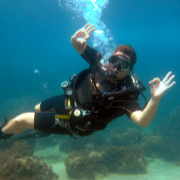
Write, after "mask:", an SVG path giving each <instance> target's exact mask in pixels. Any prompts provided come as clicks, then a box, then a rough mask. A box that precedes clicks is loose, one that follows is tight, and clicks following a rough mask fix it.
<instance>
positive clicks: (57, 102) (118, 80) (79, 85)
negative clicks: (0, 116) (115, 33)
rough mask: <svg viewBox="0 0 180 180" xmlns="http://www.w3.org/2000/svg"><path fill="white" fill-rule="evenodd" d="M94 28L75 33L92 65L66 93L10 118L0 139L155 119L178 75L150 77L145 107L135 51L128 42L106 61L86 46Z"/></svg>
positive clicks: (143, 124) (80, 50) (74, 133)
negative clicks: (125, 118) (122, 119)
mask: <svg viewBox="0 0 180 180" xmlns="http://www.w3.org/2000/svg"><path fill="white" fill-rule="evenodd" d="M94 30H95V28H94V25H90V24H89V23H88V24H86V25H85V26H84V27H83V28H82V29H80V30H78V31H77V32H76V33H75V34H74V35H73V36H72V37H71V44H72V46H73V47H74V49H75V50H76V51H77V52H78V53H79V54H80V55H81V57H82V58H84V59H85V60H86V61H87V62H88V63H89V68H87V69H85V70H83V71H82V72H80V73H79V74H78V75H73V76H72V78H71V79H70V80H68V81H65V82H63V83H62V84H61V86H62V88H63V90H64V95H60V96H56V97H52V98H49V99H47V100H45V101H43V102H41V103H40V104H38V105H36V106H35V112H29V113H23V114H20V115H18V116H16V117H14V118H13V119H11V120H10V121H9V122H7V120H6V119H5V123H4V125H2V126H0V130H1V131H0V139H4V140H5V139H21V138H22V139H23V138H33V137H34V138H41V137H45V136H48V135H50V134H61V135H70V136H71V137H74V138H77V136H88V135H90V134H92V133H94V132H96V131H100V130H103V129H105V128H106V126H107V125H108V124H109V123H110V122H111V121H113V120H115V119H116V118H118V117H121V116H122V115H125V114H126V115H127V116H128V117H129V118H130V119H131V120H132V121H133V122H134V123H136V124H137V125H139V126H141V127H146V126H148V125H149V124H150V123H151V121H152V120H153V118H154V116H155V114H156V111H157V108H158V105H159V102H160V99H161V97H162V96H163V94H164V93H165V91H167V90H168V89H170V88H171V87H172V86H173V85H174V84H175V81H173V79H174V77H175V76H174V75H171V72H169V73H167V75H166V76H165V78H164V79H163V80H162V81H160V79H159V78H154V79H153V80H152V81H150V82H149V85H150V92H151V95H152V97H151V99H150V100H149V102H148V103H146V106H145V107H144V108H143V109H142V108H141V107H140V105H139V103H138V100H139V95H140V94H142V92H143V91H144V90H146V88H145V87H144V86H143V84H142V82H141V80H139V79H137V78H136V76H135V74H134V73H133V66H134V64H135V63H136V60H137V56H136V52H135V51H134V50H133V49H132V47H131V46H129V45H120V46H118V47H117V48H116V49H115V52H114V54H113V55H112V56H110V57H109V58H108V59H105V58H104V56H103V55H102V54H101V53H99V52H97V51H96V50H95V49H93V48H91V47H89V46H88V45H87V44H86V41H87V40H88V39H89V38H90V34H91V33H92V32H93V31H94ZM142 95H143V94H142ZM143 97H144V96H143ZM144 98H145V97H144ZM145 101H146V98H145ZM27 129H29V130H28V131H26V132H24V130H27ZM21 132H22V133H21ZM18 133H20V134H18ZM14 134H18V135H14Z"/></svg>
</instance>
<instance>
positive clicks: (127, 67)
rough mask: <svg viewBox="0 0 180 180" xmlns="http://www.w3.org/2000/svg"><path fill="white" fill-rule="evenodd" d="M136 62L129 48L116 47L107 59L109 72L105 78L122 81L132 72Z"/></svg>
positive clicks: (134, 54)
mask: <svg viewBox="0 0 180 180" xmlns="http://www.w3.org/2000/svg"><path fill="white" fill-rule="evenodd" d="M136 60H137V57H136V53H135V51H134V50H133V49H132V47H131V46H128V45H125V46H124V45H120V46H118V47H117V48H116V50H115V52H114V54H113V55H112V56H111V57H110V58H109V71H108V72H107V73H106V76H107V77H108V76H109V78H113V79H115V80H123V79H124V78H125V77H126V76H127V75H129V74H130V72H131V71H132V69H133V65H134V64H135V62H136Z"/></svg>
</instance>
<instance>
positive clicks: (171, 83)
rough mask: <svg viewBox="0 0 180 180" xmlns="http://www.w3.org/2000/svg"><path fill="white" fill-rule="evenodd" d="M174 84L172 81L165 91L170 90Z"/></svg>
mask: <svg viewBox="0 0 180 180" xmlns="http://www.w3.org/2000/svg"><path fill="white" fill-rule="evenodd" d="M175 84H176V82H175V81H173V82H172V83H171V84H170V85H169V86H167V87H166V89H170V88H171V87H172V86H174V85H175Z"/></svg>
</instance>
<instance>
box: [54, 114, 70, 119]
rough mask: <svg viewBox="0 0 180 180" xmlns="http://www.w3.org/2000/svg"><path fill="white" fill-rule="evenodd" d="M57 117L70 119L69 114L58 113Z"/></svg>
mask: <svg viewBox="0 0 180 180" xmlns="http://www.w3.org/2000/svg"><path fill="white" fill-rule="evenodd" d="M55 117H56V118H59V119H66V120H70V116H69V115H59V114H56V115H55Z"/></svg>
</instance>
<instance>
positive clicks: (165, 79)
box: [162, 71, 172, 83]
mask: <svg viewBox="0 0 180 180" xmlns="http://www.w3.org/2000/svg"><path fill="white" fill-rule="evenodd" d="M171 73H172V72H171V71H170V72H168V73H167V74H166V76H165V78H164V79H163V80H162V81H163V82H164V83H166V81H167V80H168V79H169V76H170V75H171Z"/></svg>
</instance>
